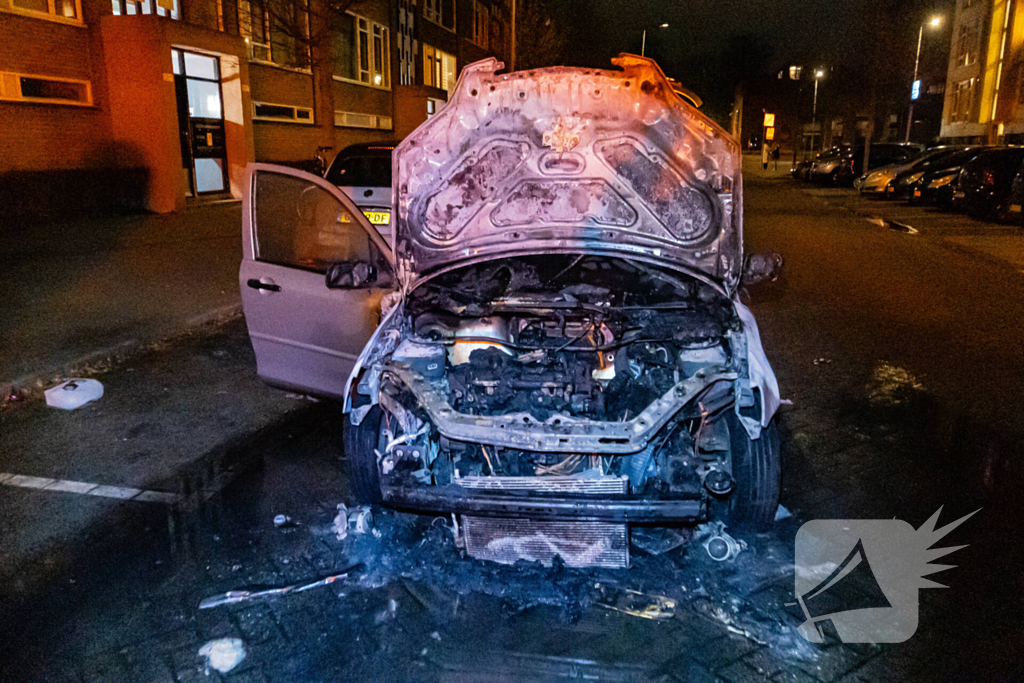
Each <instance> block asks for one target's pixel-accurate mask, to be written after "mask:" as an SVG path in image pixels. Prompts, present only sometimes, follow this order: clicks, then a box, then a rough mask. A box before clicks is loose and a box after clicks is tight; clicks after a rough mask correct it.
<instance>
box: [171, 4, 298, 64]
mask: <svg viewBox="0 0 1024 683" xmlns="http://www.w3.org/2000/svg"><path fill="white" fill-rule="evenodd" d="M175 1H177V0H175ZM270 2H273V3H274V4H273V5H270V4H269V3H270ZM238 28H239V33H240V34H241V35H242V37H243V38H244V39H245V42H246V45H248V48H249V59H250V60H252V61H255V62H267V63H270V64H275V65H277V66H283V67H288V68H292V69H308V68H309V46H308V44H307V43H308V39H309V12H308V11H307V10H306V8H305V6H304V4H303V3H302V2H299V0H239V2H238Z"/></svg>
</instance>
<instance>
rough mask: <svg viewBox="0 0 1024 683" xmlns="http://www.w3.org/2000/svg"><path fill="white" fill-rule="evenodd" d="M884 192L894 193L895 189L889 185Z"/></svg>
mask: <svg viewBox="0 0 1024 683" xmlns="http://www.w3.org/2000/svg"><path fill="white" fill-rule="evenodd" d="M885 191H886V192H895V191H896V188H895V187H893V186H892V185H890V186H889V187H887V188H885Z"/></svg>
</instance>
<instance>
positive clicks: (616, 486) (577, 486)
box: [455, 476, 629, 496]
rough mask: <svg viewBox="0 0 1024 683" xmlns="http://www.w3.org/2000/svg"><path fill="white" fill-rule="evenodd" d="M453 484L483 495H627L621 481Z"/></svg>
mask: <svg viewBox="0 0 1024 683" xmlns="http://www.w3.org/2000/svg"><path fill="white" fill-rule="evenodd" d="M455 483H456V484H458V485H459V486H462V487H465V488H467V489H477V490H484V491H537V492H538V493H541V492H542V493H561V494H576V495H585V496H608V495H622V494H625V493H628V489H627V485H628V483H629V480H628V479H627V478H625V477H606V476H596V477H579V476H564V477H555V476H552V477H476V476H474V477H462V478H461V479H456V480H455Z"/></svg>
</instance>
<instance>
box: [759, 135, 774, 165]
mask: <svg viewBox="0 0 1024 683" xmlns="http://www.w3.org/2000/svg"><path fill="white" fill-rule="evenodd" d="M771 148H772V146H771V145H769V144H768V141H767V140H765V141H763V142H762V143H761V169H762V170H764V171H767V170H768V158H769V156H770V155H771Z"/></svg>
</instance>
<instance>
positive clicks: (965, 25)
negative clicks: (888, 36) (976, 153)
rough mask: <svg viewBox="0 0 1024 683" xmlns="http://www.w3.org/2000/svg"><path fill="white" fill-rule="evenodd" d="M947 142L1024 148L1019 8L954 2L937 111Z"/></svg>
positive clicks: (1023, 23)
mask: <svg viewBox="0 0 1024 683" xmlns="http://www.w3.org/2000/svg"><path fill="white" fill-rule="evenodd" d="M942 138H943V139H944V140H947V141H952V142H987V143H999V142H1005V143H1015V144H1020V143H1022V142H1024V3H1022V2H1020V1H1019V0H957V3H956V14H955V16H954V19H953V37H952V45H951V49H950V54H949V69H948V71H947V74H946V92H945V102H944V106H943V110H942Z"/></svg>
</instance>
